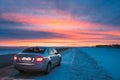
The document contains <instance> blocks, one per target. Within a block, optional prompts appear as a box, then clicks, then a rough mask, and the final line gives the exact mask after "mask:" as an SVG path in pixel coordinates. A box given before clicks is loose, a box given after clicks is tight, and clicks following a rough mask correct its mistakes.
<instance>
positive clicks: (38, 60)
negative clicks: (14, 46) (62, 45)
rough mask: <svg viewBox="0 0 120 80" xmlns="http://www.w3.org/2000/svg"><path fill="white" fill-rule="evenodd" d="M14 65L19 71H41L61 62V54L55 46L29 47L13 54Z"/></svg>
mask: <svg viewBox="0 0 120 80" xmlns="http://www.w3.org/2000/svg"><path fill="white" fill-rule="evenodd" d="M13 64H14V67H15V69H17V70H18V71H19V72H27V71H43V72H45V73H49V72H50V70H51V68H52V67H54V66H56V65H58V66H60V64H61V55H60V54H59V53H58V52H57V50H56V49H55V48H43V47H29V48H26V49H24V50H23V51H22V52H20V53H18V54H16V55H14V62H13Z"/></svg>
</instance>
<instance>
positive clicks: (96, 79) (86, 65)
mask: <svg viewBox="0 0 120 80" xmlns="http://www.w3.org/2000/svg"><path fill="white" fill-rule="evenodd" d="M74 51H75V57H74V60H73V63H72V69H71V75H70V80H112V79H111V77H110V75H109V74H108V73H107V72H106V71H104V69H102V68H101V67H100V66H99V65H98V64H97V62H96V61H95V60H94V59H93V58H91V57H90V56H88V55H87V54H86V53H84V52H82V51H81V50H79V49H78V48H76V49H75V50H74Z"/></svg>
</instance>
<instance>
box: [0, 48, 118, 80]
mask: <svg viewBox="0 0 120 80" xmlns="http://www.w3.org/2000/svg"><path fill="white" fill-rule="evenodd" d="M61 54H62V64H61V66H59V67H55V68H54V69H53V70H52V71H51V72H50V73H49V74H48V75H43V74H39V73H38V74H20V73H19V72H18V71H17V70H15V69H14V68H13V67H8V68H4V69H1V70H0V79H1V78H2V79H3V78H8V79H10V78H11V80H12V79H13V80H14V79H21V80H22V79H23V80H24V79H28V80H120V75H119V74H120V72H119V71H120V70H119V68H120V49H114V48H73V49H69V50H66V51H63V52H62V53H61Z"/></svg>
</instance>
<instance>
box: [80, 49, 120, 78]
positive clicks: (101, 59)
mask: <svg viewBox="0 0 120 80" xmlns="http://www.w3.org/2000/svg"><path fill="white" fill-rule="evenodd" d="M80 50H82V51H83V52H84V53H86V54H88V55H89V56H91V57H92V58H94V59H95V60H96V61H97V63H98V64H99V66H101V67H103V68H104V70H106V71H107V72H108V73H110V75H111V76H112V78H113V80H120V49H116V48H80Z"/></svg>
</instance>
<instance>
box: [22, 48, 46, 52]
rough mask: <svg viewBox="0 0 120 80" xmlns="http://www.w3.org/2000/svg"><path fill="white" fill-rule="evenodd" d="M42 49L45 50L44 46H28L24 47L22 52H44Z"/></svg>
mask: <svg viewBox="0 0 120 80" xmlns="http://www.w3.org/2000/svg"><path fill="white" fill-rule="evenodd" d="M44 51H45V48H39V47H30V48H26V49H24V50H23V51H22V52H26V53H44Z"/></svg>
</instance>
